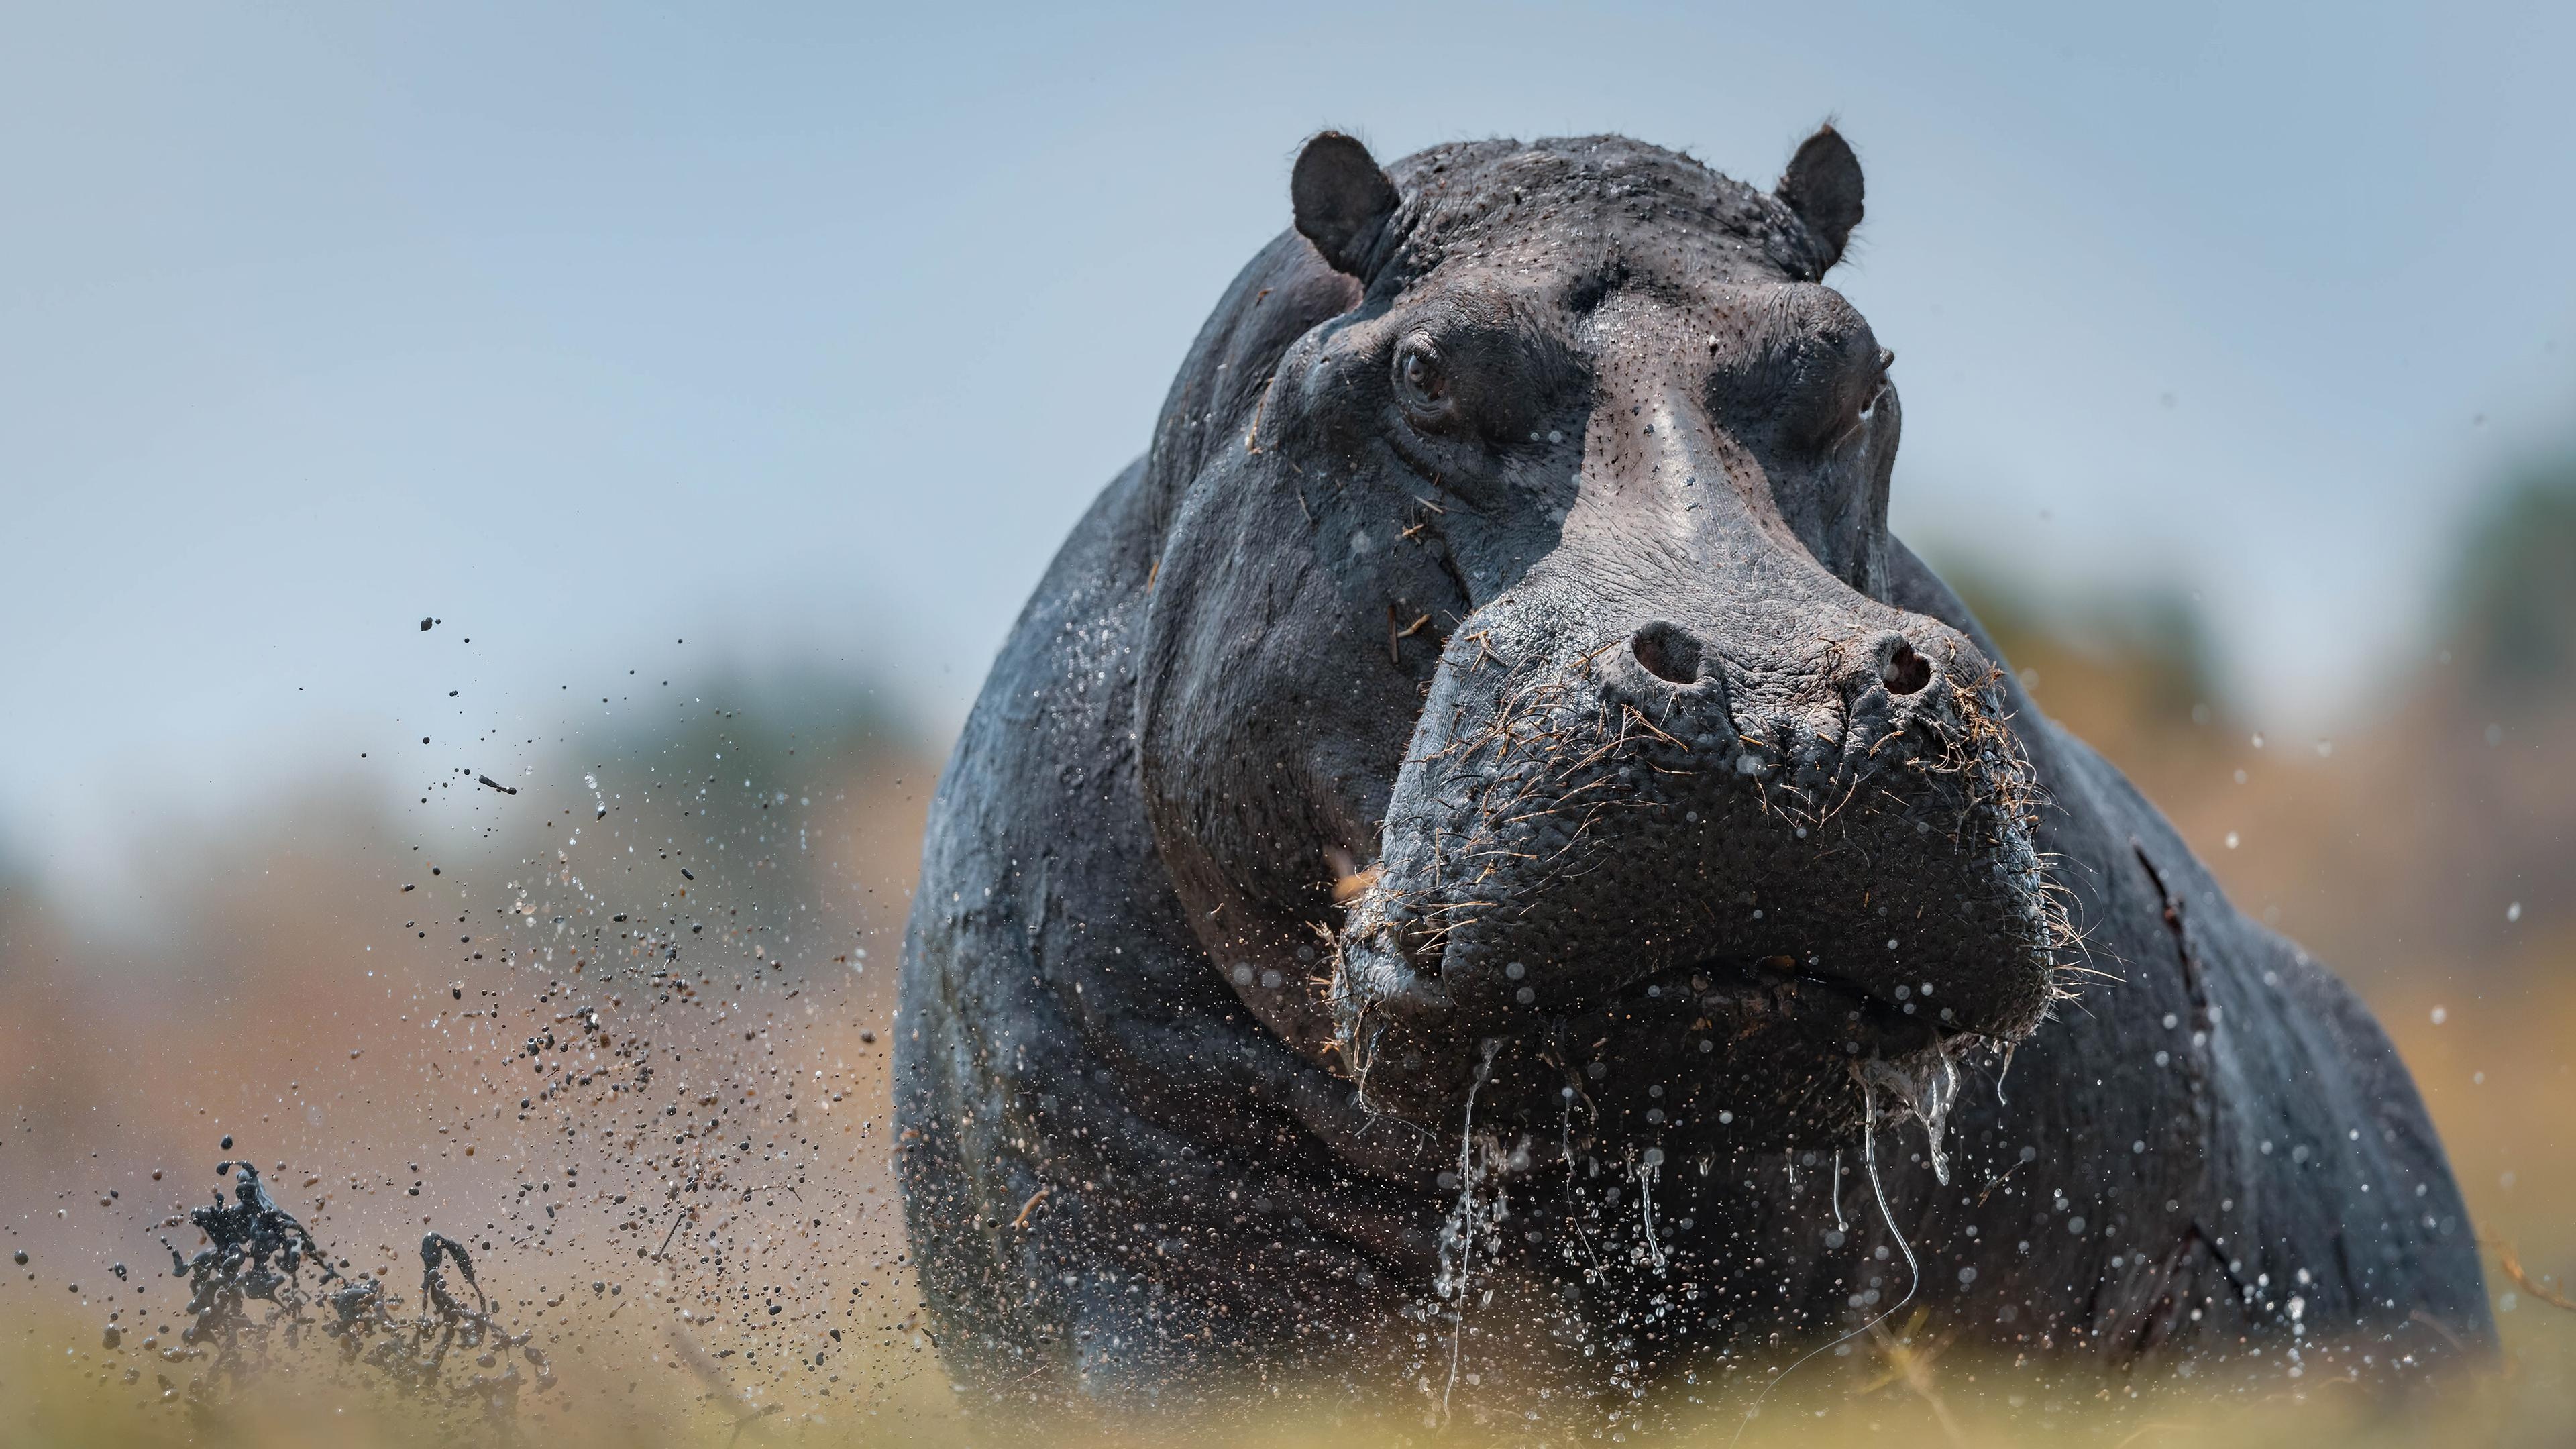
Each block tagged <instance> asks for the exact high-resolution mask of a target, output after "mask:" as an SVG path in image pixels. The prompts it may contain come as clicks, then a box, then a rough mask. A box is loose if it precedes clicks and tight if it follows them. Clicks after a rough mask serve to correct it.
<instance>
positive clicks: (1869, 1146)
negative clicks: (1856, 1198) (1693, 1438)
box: [1726, 1068, 1923, 1449]
mask: <svg viewBox="0 0 2576 1449" xmlns="http://www.w3.org/2000/svg"><path fill="white" fill-rule="evenodd" d="M1852 1076H1853V1078H1854V1079H1855V1080H1857V1081H1858V1082H1859V1083H1860V1112H1861V1119H1860V1150H1861V1170H1862V1171H1863V1172H1864V1173H1866V1174H1867V1175H1868V1177H1869V1188H1870V1192H1871V1193H1872V1194H1873V1195H1875V1196H1876V1197H1877V1199H1878V1217H1879V1221H1881V1222H1883V1223H1885V1224H1887V1235H1888V1236H1889V1237H1891V1238H1894V1239H1895V1240H1896V1251H1897V1252H1899V1253H1901V1254H1903V1255H1904V1257H1905V1273H1906V1282H1905V1296H1904V1297H1902V1298H1899V1299H1897V1300H1896V1301H1895V1302H1894V1303H1891V1304H1889V1305H1887V1306H1886V1307H1885V1308H1882V1309H1880V1310H1879V1311H1878V1312H1877V1313H1875V1314H1872V1315H1871V1316H1870V1318H1869V1321H1868V1322H1866V1323H1863V1324H1862V1325H1861V1326H1860V1327H1858V1328H1855V1329H1853V1330H1852V1331H1851V1332H1849V1333H1846V1334H1844V1335H1843V1336H1842V1337H1840V1338H1837V1339H1835V1340H1834V1341H1833V1342H1831V1343H1822V1344H1818V1345H1816V1346H1815V1347H1814V1348H1811V1349H1809V1350H1807V1351H1806V1352H1805V1353H1803V1354H1801V1355H1799V1356H1798V1360H1797V1362H1795V1363H1793V1364H1791V1365H1789V1366H1788V1367H1787V1368H1785V1369H1782V1370H1781V1371H1780V1373H1779V1375H1778V1376H1777V1377H1775V1378H1773V1379H1772V1380H1771V1382H1769V1383H1767V1384H1764V1385H1763V1386H1762V1392H1760V1393H1758V1394H1755V1395H1754V1396H1753V1402H1752V1403H1750V1404H1747V1405H1745V1406H1744V1417H1743V1419H1741V1420H1740V1421H1738V1422H1737V1424H1736V1426H1735V1437H1734V1438H1732V1439H1729V1440H1727V1441H1726V1442H1727V1446H1728V1449H1734V1445H1735V1444H1736V1443H1737V1441H1739V1440H1741V1439H1742V1438H1743V1437H1744V1429H1745V1426H1746V1425H1748V1424H1750V1423H1752V1422H1753V1416H1754V1415H1756V1414H1758V1413H1760V1412H1761V1411H1762V1401H1763V1400H1764V1399H1767V1398H1769V1397H1770V1396H1771V1391H1772V1390H1773V1389H1776V1388H1778V1387H1780V1385H1781V1383H1782V1381H1784V1380H1786V1379H1787V1378H1788V1377H1789V1375H1791V1374H1793V1373H1796V1372H1797V1371H1798V1370H1799V1369H1801V1368H1804V1367H1806V1364H1807V1360H1809V1359H1811V1358H1814V1357H1815V1356H1816V1355H1818V1354H1820V1353H1824V1352H1826V1351H1828V1350H1830V1349H1837V1348H1840V1347H1842V1346H1843V1345H1844V1344H1846V1343H1849V1342H1851V1341H1852V1340H1853V1339H1855V1338H1858V1337H1860V1336H1861V1335H1862V1334H1864V1333H1867V1332H1869V1331H1870V1330H1871V1329H1873V1328H1876V1327H1878V1326H1879V1325H1880V1324H1882V1323H1885V1322H1886V1321H1887V1320H1888V1319H1890V1318H1893V1317H1895V1316H1896V1314H1897V1313H1898V1312H1899V1311H1900V1310H1902V1309H1903V1308H1904V1307H1905V1305H1907V1304H1908V1303H1911V1302H1913V1301H1914V1294H1915V1292H1916V1290H1918V1289H1920V1288H1921V1287H1922V1286H1923V1268H1922V1265H1920V1264H1918V1263H1917V1262H1915V1261H1914V1248H1913V1245H1911V1244H1909V1243H1907V1242H1906V1241H1905V1234H1903V1233H1902V1232H1899V1231H1898V1230H1897V1227H1896V1214H1895V1213H1894V1212H1893V1211H1891V1210H1890V1209H1889V1208H1888V1206H1887V1186H1886V1184H1885V1183H1883V1182H1881V1181H1880V1180H1879V1176H1878V1093H1877V1091H1876V1090H1875V1089H1874V1088H1872V1087H1871V1085H1870V1080H1869V1077H1868V1075H1867V1074H1866V1073H1864V1072H1862V1071H1860V1070H1859V1069H1858V1068H1855V1069H1854V1070H1853V1072H1852ZM1835 1161H1836V1167H1837V1171H1839V1169H1840V1162H1841V1159H1840V1157H1839V1156H1837V1157H1836V1159H1835ZM1839 1197H1840V1195H1839V1194H1837V1201H1836V1203H1835V1206H1836V1209H1837V1210H1839V1209H1840V1207H1841V1203H1840V1200H1839Z"/></svg>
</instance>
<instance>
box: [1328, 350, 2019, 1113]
mask: <svg viewBox="0 0 2576 1449" xmlns="http://www.w3.org/2000/svg"><path fill="white" fill-rule="evenodd" d="M1888 405H1889V406H1891V407H1892V399H1890V400H1889V403H1888ZM1641 419H1643V420H1644V421H1642V422H1641V421H1640V420H1641ZM1593 427H1594V431H1595V436H1594V438H1592V439H1591V440H1590V442H1589V444H1588V445H1587V460H1588V461H1587V473H1589V474H1592V475H1596V476H1602V477H1606V478H1607V479H1609V480H1610V481H1609V482H1608V483H1606V484H1604V485H1603V486H1600V487H1596V488H1588V489H1587V490H1586V497H1587V498H1588V497H1594V496H1599V497H1602V498H1604V499H1610V498H1617V499H1620V500H1623V502H1627V505H1628V506H1625V507H1621V508H1617V509H1611V508H1607V507H1605V508H1603V509H1600V510H1597V512H1598V513H1599V514H1601V515H1602V516H1599V517H1595V518H1587V517H1586V516H1585V511H1584V509H1583V508H1581V507H1580V506H1578V508H1577V509H1576V510H1575V511H1574V513H1573V515H1572V516H1571V517H1569V518H1568V520H1567V522H1566V530H1565V534H1564V537H1563V539H1562V540H1561V542H1560V546H1559V547H1558V549H1557V550H1556V551H1555V552H1554V553H1553V554H1552V555H1551V556H1550V557H1549V558H1548V559H1547V560H1545V561H1544V562H1543V563H1542V564H1540V565H1539V566H1538V567H1536V568H1534V569H1532V570H1531V571H1530V572H1529V574H1528V575H1527V576H1526V577H1524V578H1523V579H1522V580H1521V581H1520V582H1519V584H1518V585H1517V586H1515V587H1514V588H1513V589H1511V590H1510V591H1508V592H1507V593H1505V594H1503V595H1502V596H1500V597H1498V598H1496V599H1494V600H1492V601H1491V602H1490V603H1488V604H1487V605H1486V606H1485V607H1483V608H1482V609H1480V610H1478V611H1477V613H1476V614H1475V615H1474V616H1472V617H1471V618H1469V619H1468V620H1467V621H1465V622H1464V623H1463V624H1462V625H1461V626H1460V627H1459V628H1458V629H1457V630H1456V631H1455V632H1454V633H1453V634H1452V635H1451V638H1450V642H1449V645H1448V648H1447V650H1446V652H1445V654H1444V656H1443V658H1442V661H1441V665H1440V668H1439V671H1438V673H1437V675H1436V677H1435V678H1434V680H1433V683H1432V687H1431V690H1430V692H1429V694H1428V697H1427V698H1426V701H1425V704H1424V708H1423V712H1422V716H1421V720H1420V723H1419V725H1418V726H1417V729H1416V731H1415V735H1414V739H1413V746H1412V748H1411V749H1410V750H1409V751H1408V754H1407V757H1406V760H1405V762H1404V764H1403V766H1402V769H1401V772H1400V773H1399V775H1398V777H1397V779H1396V782H1395V786H1394V790H1393V793H1392V796H1391V798H1390V801H1389V806H1388V810H1387V814H1386V819H1385V827H1384V835H1383V842H1382V847H1381V854H1380V858H1379V861H1378V864H1377V867H1376V874H1375V876H1374V877H1373V878H1372V879H1371V880H1370V882H1369V884H1368V886H1367V888H1366V889H1365V891H1364V892H1362V893H1361V894H1360V895H1359V897H1358V898H1357V899H1356V900H1354V901H1353V902H1352V903H1351V908H1350V911H1349V913H1348V916H1347V918H1346V924H1345V926H1344V929H1343V930H1342V932H1341V934H1340V937H1339V943H1338V944H1339V948H1340V955H1339V961H1338V963H1337V966H1336V969H1335V974H1334V983H1333V1000H1334V1006H1335V1011H1336V1017H1337V1024H1338V1027H1339V1031H1340V1046H1341V1050H1342V1053H1343V1055H1344V1059H1345V1062H1346V1065H1347V1066H1348V1068H1349V1070H1350V1071H1351V1072H1352V1074H1353V1075H1354V1077H1355V1078H1356V1079H1357V1081H1358V1083H1359V1085H1360V1090H1361V1093H1362V1097H1363V1100H1364V1102H1365V1103H1366V1104H1367V1105H1369V1106H1370V1107H1372V1108H1374V1109H1376V1110H1378V1111H1381V1112H1385V1113H1389V1114H1393V1115H1395V1116H1398V1117H1401V1118H1405V1119H1408V1120H1412V1121H1415V1122H1418V1123H1421V1124H1422V1125H1424V1126H1427V1127H1440V1126H1444V1125H1445V1126H1447V1127H1450V1128H1454V1127H1455V1125H1456V1122H1457V1118H1458V1115H1459V1111H1460V1108H1461V1104H1463V1103H1464V1102H1465V1101H1466V1100H1467V1098H1468V1094H1469V1093H1470V1092H1471V1091H1477V1092H1481V1093H1482V1094H1484V1095H1483V1096H1482V1098H1481V1100H1482V1102H1483V1103H1484V1107H1483V1115H1482V1116H1481V1117H1480V1120H1483V1121H1486V1122H1494V1121H1496V1120H1498V1116H1497V1114H1500V1115H1502V1116H1508V1115H1510V1114H1512V1113H1514V1112H1520V1113H1523V1114H1536V1115H1545V1114H1548V1113H1553V1112H1558V1111H1565V1112H1578V1113H1581V1114H1584V1116H1585V1119H1586V1120H1587V1121H1588V1122H1592V1123H1595V1124H1598V1125H1600V1126H1603V1127H1611V1126H1615V1125H1618V1124H1617V1123H1616V1122H1615V1121H1614V1120H1605V1119H1620V1118H1624V1119H1625V1121H1624V1126H1625V1129H1626V1130H1627V1131H1628V1132H1629V1133H1631V1134H1636V1135H1641V1136H1644V1137H1650V1138H1653V1139H1656V1140H1658V1141H1663V1142H1670V1141H1672V1140H1674V1139H1676V1138H1681V1139H1687V1140H1689V1141H1702V1142H1710V1143H1715V1142H1720V1141H1722V1142H1725V1143H1727V1144H1731V1145H1737V1146H1753V1147H1776V1146H1780V1145H1783V1144H1787V1143H1793V1142H1807V1143H1810V1144H1813V1143H1816V1142H1820V1141H1828V1140H1842V1139H1844V1138H1847V1137H1848V1136H1850V1134H1851V1133H1852V1132H1853V1131H1854V1129H1855V1128H1856V1126H1857V1125H1858V1124H1859V1123H1860V1121H1861V1118H1862V1116H1863V1112H1864V1103H1865V1101H1866V1099H1867V1096H1868V1092H1867V1087H1868V1086H1869V1085H1870V1084H1876V1085H1882V1086H1886V1087H1888V1088H1889V1089H1890V1090H1889V1093H1888V1095H1887V1097H1886V1098H1885V1099H1884V1102H1885V1105H1886V1106H1887V1107H1889V1108H1891V1109H1893V1110H1897V1111H1905V1110H1913V1111H1916V1112H1918V1113H1923V1114H1926V1115H1927V1116H1928V1115H1929V1114H1932V1113H1936V1112H1937V1111H1938V1110H1939V1108H1940V1106H1941V1099H1942V1097H1943V1094H1944V1093H1945V1091H1946V1089H1947V1085H1948V1084H1949V1083H1951V1082H1954V1081H1955V1076H1954V1074H1953V1073H1952V1072H1951V1070H1950V1067H1949V1061H1950V1057H1951V1055H1952V1054H1953V1053H1954V1052H1955V1051H1957V1050H1958V1049H1960V1048H1961V1047H1963V1046H1965V1045H1968V1044H1972V1043H1989V1044H1994V1045H2009V1044H2011V1043H2014V1042H2017V1041H2019V1040H2021V1039H2022V1038H2023V1037H2025V1036H2027V1035H2028V1034H2029V1033H2030V1032H2031V1031H2032V1030H2033V1029H2034V1028H2035V1027H2036V1026H2037V1025H2038V1024H2039V1022H2040V1021H2041V1019H2042V1017H2043V1016H2044V1014H2045V1013H2046V1011H2047V1008H2048V1006H2049V1003H2050V1001H2051V1000H2052V997H2053V995H2054V994H2055V989H2056V988H2055V985H2054V981H2055V973H2056V961H2055V958H2056V948H2057V947H2058V946H2059V945H2060V943H2061V942H2062V941H2063V939H2064V937H2065V934H2066V932H2065V926H2064V922H2063V918H2062V915H2061V913H2060V912H2059V911H2058V910H2057V909H2056V907H2055V905H2054V897H2053V896H2052V893H2051V889H2050V886H2049V884H2048V881H2047V878H2046V874H2045V871H2044V869H2043V863H2042V860H2041V858H2040V856H2039V854H2038V852H2037V851H2036V849H2035V847H2034V844H2033V815H2034V812H2035V810H2036V809H2037V806H2038V801H2037V796H2036V792H2035V788H2034V786H2033V783H2032V776H2031V771H2030V768H2029V766H2028V765H2027V763H2026V762H2025V761H2024V759H2023V757H2022V755H2021V753H2020V751H2019V749H2018V748H2017V746H2016V745H2015V743H2014V741H2013V738H2012V736H2011V734H2010V732H2009V731H2008V730H2007V729H2006V728H2005V727H2004V720H2003V718H2002V711H2003V707H2004V706H2003V691H2002V690H2001V688H2000V687H1999V679H1998V675H1997V672H1996V669H1995V666H1994V665H1993V664H1992V663H1990V662H1989V661H1988V660H1987V659H1986V658H1985V657H1984V655H1982V654H1981V653H1980V652H1979V651H1978V650H1977V648H1976V646H1975V645H1974V644H1973V643H1971V642H1970V641H1969V640H1968V639H1967V638H1966V637H1965V636H1963V635H1961V634H1960V633H1958V632H1957V631H1956V630H1953V629H1951V628H1950V627H1948V626H1947V625H1944V624H1942V623H1940V622H1938V621H1935V620H1932V619H1929V618H1925V617H1922V616H1919V615H1912V614H1908V613H1905V612H1903V611H1900V610H1898V609H1895V608H1893V607H1891V606H1888V605H1886V604H1883V603H1880V602H1878V601H1877V600H1875V599H1872V598H1870V597H1868V596H1867V595H1865V594H1863V593H1861V592H1859V591H1858V590H1856V589H1854V588H1852V587H1851V586H1850V585H1849V584H1848V583H1847V582H1845V581H1844V580H1843V579H1842V578H1840V577H1838V576H1837V575H1836V574H1835V573H1834V572H1833V571H1832V570H1830V569H1828V568H1826V567H1825V566H1824V565H1823V564H1821V563H1820V562H1819V561H1818V560H1817V558H1816V557H1815V556H1814V553H1813V551H1812V550H1811V549H1809V548H1808V547H1806V546H1804V545H1802V544H1801V543H1799V542H1798V541H1796V540H1795V539H1794V538H1789V537H1784V536H1783V535H1784V534H1785V533H1786V532H1787V530H1786V529H1785V528H1783V527H1781V526H1780V525H1779V523H1778V521H1777V518H1776V515H1772V514H1770V511H1769V510H1767V509H1765V508H1764V507H1762V506H1761V499H1762V497H1763V496H1765V492H1764V490H1756V489H1750V488H1748V487H1746V486H1744V485H1745V484H1746V482H1747V481H1748V479H1750V481H1756V482H1758V481H1759V479H1758V476H1756V475H1758V471H1759V470H1758V469H1757V468H1754V467H1752V466H1751V464H1750V463H1749V461H1748V455H1746V454H1745V452H1744V451H1743V450H1742V449H1740V448H1737V447H1735V446H1732V444H1731V442H1730V440H1729V439H1727V438H1726V437H1725V436H1724V434H1723V433H1722V431H1721V430H1720V429H1718V428H1717V427H1716V426H1715V425H1714V424H1712V423H1711V422H1709V421H1708V420H1706V419H1705V418H1695V417H1693V416H1691V410H1690V409H1688V408H1687V407H1684V406H1679V405H1667V406H1662V407H1656V408H1647V407H1642V406H1641V407H1639V408H1637V409H1635V410H1633V411H1631V410H1630V409H1624V408H1611V409H1605V410H1602V412H1601V413H1598V414H1596V416H1595V419H1594V423H1593ZM1631 428H1634V429H1637V430H1638V431H1637V437H1636V439H1634V440H1633V443H1632V442H1631V440H1626V439H1621V438H1617V437H1613V436H1607V434H1611V433H1614V432H1623V431H1626V430H1628V429H1631ZM1730 465H1732V466H1730ZM1641 496H1642V497H1645V498H1647V499H1650V500H1654V502H1653V503H1652V504H1651V505H1650V507H1649V509H1648V510H1647V511H1648V512H1649V513H1650V515H1651V517H1650V519H1649V520H1648V521H1647V522H1646V523H1645V524H1643V525H1641V524H1640V522H1639V520H1638V518H1637V516H1636V508H1635V506H1634V503H1633V501H1632V500H1635V499H1637V498H1639V497H1641Z"/></svg>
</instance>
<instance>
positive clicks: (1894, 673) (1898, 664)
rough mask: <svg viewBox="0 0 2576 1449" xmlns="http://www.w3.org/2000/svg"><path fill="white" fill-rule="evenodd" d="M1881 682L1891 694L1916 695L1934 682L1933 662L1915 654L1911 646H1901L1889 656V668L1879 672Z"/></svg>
mask: <svg viewBox="0 0 2576 1449" xmlns="http://www.w3.org/2000/svg"><path fill="white" fill-rule="evenodd" d="M1878 677H1879V681H1880V682H1881V683H1883V684H1885V685H1886V686H1887V692H1888V693H1890V694H1914V693H1918V692H1920V691H1921V690H1922V688H1923V686H1925V685H1927V684H1930V683H1931V682H1932V662H1931V661H1930V660H1928V659H1925V658H1924V657H1923V656H1922V655H1920V654H1917V653H1915V652H1914V646H1913V645H1911V644H1899V645H1897V646H1896V651H1895V652H1894V653H1892V654H1890V655H1888V656H1887V667H1886V668H1884V669H1881V670H1880V671H1879V672H1878Z"/></svg>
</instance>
